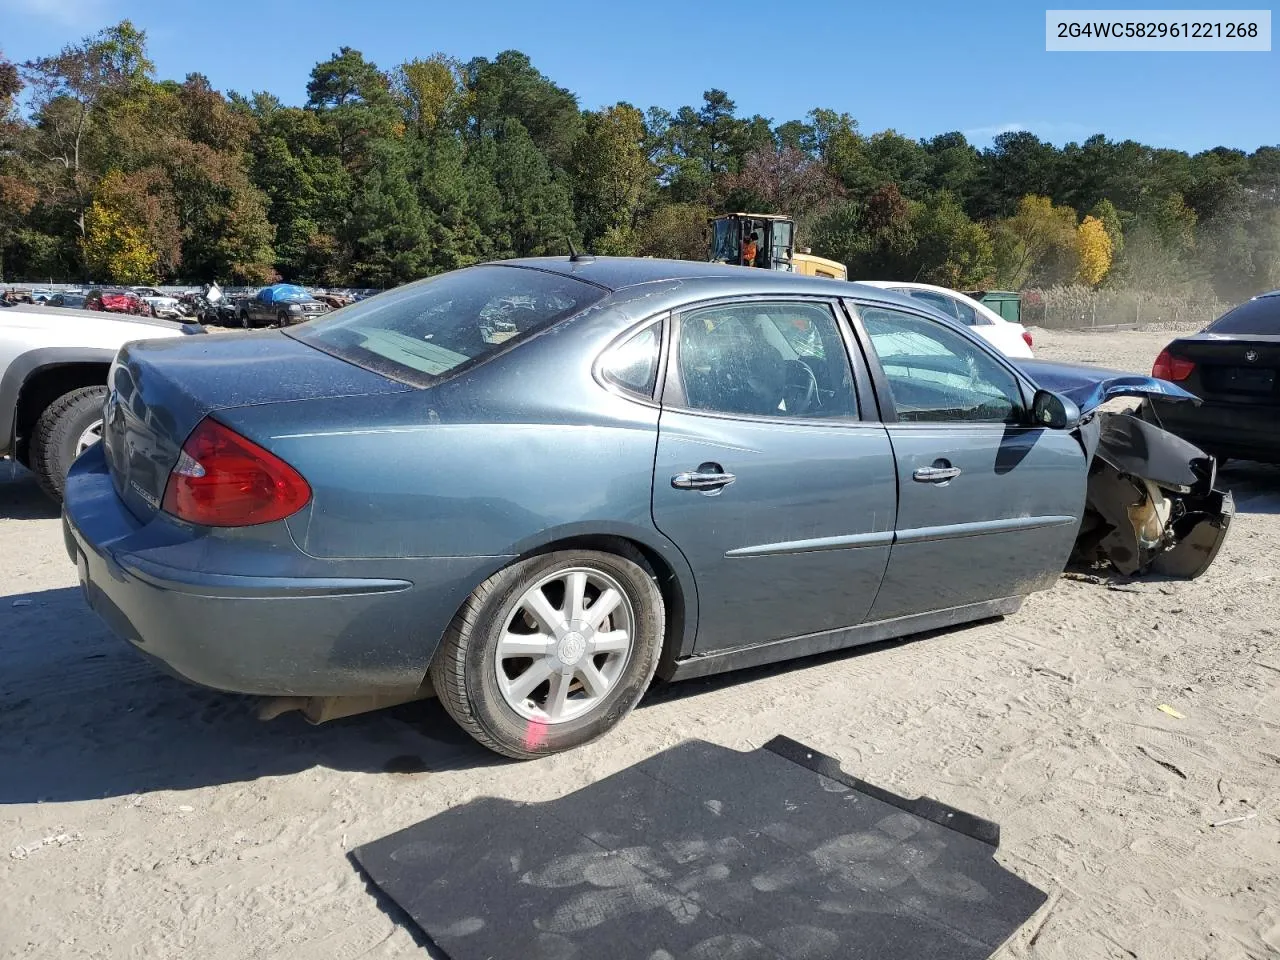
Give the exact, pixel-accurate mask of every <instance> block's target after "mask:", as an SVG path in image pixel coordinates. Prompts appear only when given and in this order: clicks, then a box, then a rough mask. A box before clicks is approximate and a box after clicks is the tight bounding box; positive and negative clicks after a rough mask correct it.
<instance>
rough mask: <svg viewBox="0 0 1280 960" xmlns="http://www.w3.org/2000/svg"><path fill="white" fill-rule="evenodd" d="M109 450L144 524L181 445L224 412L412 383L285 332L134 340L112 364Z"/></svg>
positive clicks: (117, 478)
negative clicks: (198, 426)
mask: <svg viewBox="0 0 1280 960" xmlns="http://www.w3.org/2000/svg"><path fill="white" fill-rule="evenodd" d="M107 385H108V388H109V392H108V394H107V401H106V406H105V408H104V411H103V431H102V436H103V452H104V454H105V455H106V459H107V464H108V466H109V467H110V470H111V477H112V481H113V482H114V484H115V488H116V492H117V493H118V494H119V495H120V498H121V499H122V500H123V501H124V502H125V504H126V505H127V506H128V507H129V509H130V511H131V512H132V513H133V514H134V515H135V516H137V517H138V518H139V519H141V520H146V519H149V518H150V517H151V516H152V515H154V514H155V513H156V511H157V510H159V509H160V504H161V501H162V500H163V498H164V489H165V485H166V483H167V482H168V480H169V471H170V470H171V469H172V468H173V465H174V464H175V463H176V462H177V460H178V454H179V452H180V451H181V450H182V444H183V442H184V441H185V440H186V438H187V437H188V436H189V435H190V433H191V431H192V430H193V429H194V428H195V426H196V424H197V423H199V422H200V421H201V420H202V419H204V417H206V416H208V415H209V414H212V413H216V412H217V411H218V410H223V409H228V408H231V407H244V406H251V405H255V404H264V403H280V402H284V401H301V400H312V399H319V398H324V397H341V396H360V395H366V394H373V393H401V392H405V391H407V390H411V389H413V388H412V387H407V386H405V385H404V384H402V383H398V382H396V381H394V380H389V379H387V378H386V377H383V376H381V375H379V374H376V373H373V372H371V371H368V370H364V369H362V368H360V367H357V366H354V365H352V364H349V363H347V362H345V361H343V360H339V359H337V358H336V357H332V356H330V355H329V354H327V353H322V352H321V351H319V350H316V349H314V348H312V347H309V346H307V345H306V344H304V343H301V342H299V341H297V340H291V339H290V338H288V337H286V336H284V335H283V334H281V333H279V332H277V331H274V330H272V331H268V332H265V333H260V334H230V335H215V336H205V337H199V338H194V339H192V338H186V337H183V338H179V339H171V340H147V341H142V342H138V343H130V344H126V345H125V346H124V347H122V348H121V350H120V353H119V354H118V355H117V357H116V361H115V363H114V364H112V366H111V373H110V375H109V377H108V383H107Z"/></svg>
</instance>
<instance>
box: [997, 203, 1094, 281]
mask: <svg viewBox="0 0 1280 960" xmlns="http://www.w3.org/2000/svg"><path fill="white" fill-rule="evenodd" d="M992 240H993V247H994V257H995V272H996V282H997V283H999V284H1000V285H1001V286H1008V287H1011V288H1013V289H1017V288H1020V287H1022V286H1025V285H1027V284H1035V285H1050V284H1055V283H1067V282H1070V281H1071V280H1072V279H1073V278H1074V277H1075V274H1076V271H1077V269H1078V267H1079V254H1078V248H1077V246H1076V212H1075V211H1074V210H1072V209H1071V208H1070V207H1063V206H1054V204H1053V202H1052V201H1051V200H1050V199H1049V198H1048V197H1045V196H1036V195H1034V194H1032V195H1028V196H1025V197H1023V198H1022V199H1021V200H1019V201H1018V206H1017V210H1016V212H1015V213H1014V215H1013V216H1012V217H1009V218H1007V219H1005V220H1001V221H999V222H997V223H996V224H995V226H994V228H993V234H992Z"/></svg>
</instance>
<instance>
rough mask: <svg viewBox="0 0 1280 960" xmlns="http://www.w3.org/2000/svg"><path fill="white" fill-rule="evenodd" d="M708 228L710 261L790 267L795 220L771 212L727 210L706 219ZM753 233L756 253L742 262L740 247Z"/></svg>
mask: <svg viewBox="0 0 1280 960" xmlns="http://www.w3.org/2000/svg"><path fill="white" fill-rule="evenodd" d="M709 225H710V228H711V258H710V259H711V261H712V262H713V263H734V264H739V265H741V266H744V267H761V268H763V269H765V270H785V271H787V272H790V271H791V269H792V263H791V258H792V241H793V239H794V235H795V229H796V225H795V221H793V220H791V219H790V218H789V217H783V216H779V215H777V214H772V213H726V214H724V215H722V216H719V217H713V218H712V219H711V220H710V221H709ZM753 233H754V234H755V235H756V237H757V240H756V256H755V260H754V261H753V262H751V263H743V262H742V247H743V244H744V243H745V242H746V240H747V239H748V238H749V237H750V236H751V235H752V234H753Z"/></svg>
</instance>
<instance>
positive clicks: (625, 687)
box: [430, 544, 666, 760]
mask: <svg viewBox="0 0 1280 960" xmlns="http://www.w3.org/2000/svg"><path fill="white" fill-rule="evenodd" d="M665 628H666V610H665V608H664V606H663V602H662V594H661V592H660V591H659V589H658V584H657V581H656V580H655V578H654V575H653V571H652V569H651V568H650V567H649V565H648V563H647V562H646V561H645V559H644V557H643V556H642V555H641V554H640V553H639V551H637V550H635V549H634V548H632V547H630V546H627V545H626V544H619V546H618V551H617V553H605V552H602V551H597V550H562V551H558V552H555V553H548V554H543V555H541V556H536V557H530V558H529V559H527V560H522V561H520V562H518V563H515V564H512V565H511V566H510V567H507V568H506V569H504V570H500V571H498V572H497V573H495V574H494V575H493V576H492V577H490V578H489V579H488V580H486V581H485V582H484V583H482V584H481V585H480V586H479V587H477V588H476V590H475V592H474V593H473V594H472V595H471V596H470V598H468V600H467V602H466V604H464V605H463V608H462V610H460V611H459V612H458V614H457V616H455V617H454V620H453V623H452V624H450V626H449V629H448V631H447V632H446V634H445V637H444V639H443V640H442V641H441V644H440V647H439V649H438V650H437V651H436V654H435V656H434V657H433V658H432V662H431V670H430V676H431V681H432V684H433V686H434V687H435V691H436V693H437V694H438V696H439V697H440V700H441V702H442V703H443V704H444V707H445V709H446V710H448V712H449V715H450V716H452V717H453V719H454V720H455V721H456V722H457V723H458V725H459V726H461V727H462V729H463V730H465V731H466V732H467V733H468V734H470V735H471V736H472V737H473V738H475V740H477V741H478V742H479V743H481V744H482V745H484V746H485V747H488V748H489V749H490V750H493V751H495V752H497V753H501V754H504V755H506V756H508V757H514V758H516V759H519V760H526V759H532V758H534V757H540V756H545V755H547V754H551V753H559V752H560V751H563V750H569V749H571V748H573V747H577V746H580V745H582V744H584V743H587V742H589V741H591V740H595V739H596V738H598V737H601V736H603V735H604V734H606V733H608V732H609V731H610V730H612V729H613V728H614V727H615V726H617V724H618V723H619V722H620V721H621V720H622V718H623V717H625V716H626V715H627V714H628V713H630V712H631V710H632V709H633V708H634V707H635V705H636V704H637V703H638V702H639V700H640V697H641V696H642V695H643V694H644V692H645V690H646V689H647V688H648V686H649V683H650V681H651V680H652V679H653V674H654V670H655V669H656V668H657V665H658V657H659V654H660V653H661V649H662V639H663V636H664V633H665Z"/></svg>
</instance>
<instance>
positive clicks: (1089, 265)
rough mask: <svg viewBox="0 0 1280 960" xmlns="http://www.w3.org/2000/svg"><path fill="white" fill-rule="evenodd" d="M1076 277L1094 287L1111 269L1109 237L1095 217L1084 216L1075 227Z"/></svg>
mask: <svg viewBox="0 0 1280 960" xmlns="http://www.w3.org/2000/svg"><path fill="white" fill-rule="evenodd" d="M1076 251H1077V253H1076V258H1077V260H1078V262H1079V265H1078V266H1077V267H1076V279H1077V280H1079V282H1080V283H1083V284H1084V285H1085V286H1089V287H1096V286H1097V285H1098V284H1100V283H1101V282H1102V280H1103V278H1104V277H1105V276H1106V275H1107V271H1108V270H1110V269H1111V237H1109V236H1108V235H1107V228H1106V227H1105V226H1104V225H1103V223H1102V221H1101V220H1099V219H1098V218H1097V217H1085V218H1084V219H1083V220H1082V221H1080V225H1079V226H1078V227H1076Z"/></svg>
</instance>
